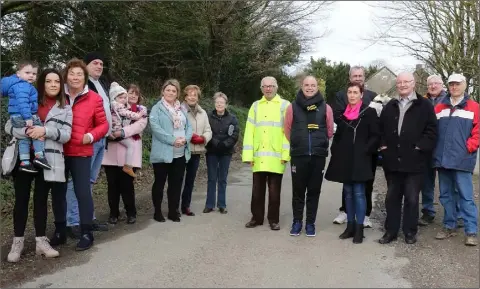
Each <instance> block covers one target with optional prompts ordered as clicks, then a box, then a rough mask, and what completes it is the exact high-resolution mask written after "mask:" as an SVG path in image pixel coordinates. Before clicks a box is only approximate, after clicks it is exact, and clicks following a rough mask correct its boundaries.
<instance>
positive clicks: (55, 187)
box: [5, 69, 72, 262]
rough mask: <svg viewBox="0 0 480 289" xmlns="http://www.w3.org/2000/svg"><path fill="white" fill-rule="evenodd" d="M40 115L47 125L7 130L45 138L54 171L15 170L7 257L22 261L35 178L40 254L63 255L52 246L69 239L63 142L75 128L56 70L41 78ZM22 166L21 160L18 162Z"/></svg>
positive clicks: (39, 83)
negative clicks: (51, 228) (50, 232)
mask: <svg viewBox="0 0 480 289" xmlns="http://www.w3.org/2000/svg"><path fill="white" fill-rule="evenodd" d="M37 87H38V116H39V118H40V120H41V121H42V123H43V124H44V126H33V127H30V128H27V129H24V128H13V127H12V126H11V123H10V122H9V121H8V122H7V123H6V125H5V131H6V133H8V134H10V135H13V136H14V137H15V138H17V139H21V138H25V137H30V138H32V139H44V140H45V157H46V159H47V160H48V163H49V164H51V166H52V169H51V170H45V171H43V170H39V172H38V173H36V174H31V173H25V172H22V171H19V170H18V169H14V171H13V172H12V176H13V183H14V189H15V207H14V211H13V225H14V232H15V237H14V238H13V244H12V248H11V251H10V253H9V254H8V258H7V260H8V261H9V262H18V261H19V260H20V256H21V253H22V251H23V244H24V237H23V236H24V232H25V226H26V224H27V218H28V203H29V200H30V189H31V186H32V181H33V180H35V189H34V195H33V203H34V209H33V219H34V225H35V233H36V238H35V240H36V253H37V254H38V255H44V256H45V257H47V258H53V257H57V256H59V253H58V251H56V250H54V249H53V248H52V247H51V246H55V245H59V244H63V243H65V242H66V222H65V218H66V215H65V208H64V206H65V204H66V199H65V198H66V195H65V192H64V191H63V187H64V183H65V181H66V179H65V165H64V158H63V144H64V143H66V142H68V141H69V140H70V135H71V131H72V109H71V107H70V106H69V105H66V103H65V94H64V91H63V88H64V84H63V80H62V77H61V76H60V73H59V72H58V71H56V70H54V69H46V70H45V71H44V72H43V73H42V74H41V75H40V77H39V79H38V82H37ZM17 166H18V162H17ZM50 191H51V192H52V209H53V214H54V215H55V226H56V230H55V235H54V236H53V238H51V239H50V242H49V241H48V239H47V237H46V236H45V230H46V226H47V209H48V205H47V200H48V193H49V192H50Z"/></svg>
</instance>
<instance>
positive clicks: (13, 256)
mask: <svg viewBox="0 0 480 289" xmlns="http://www.w3.org/2000/svg"><path fill="white" fill-rule="evenodd" d="M23 240H24V237H14V238H13V243H12V249H10V253H8V257H7V261H8V262H12V263H16V262H18V261H20V255H22V251H23Z"/></svg>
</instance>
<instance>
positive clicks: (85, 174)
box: [64, 58, 108, 251]
mask: <svg viewBox="0 0 480 289" xmlns="http://www.w3.org/2000/svg"><path fill="white" fill-rule="evenodd" d="M64 79H65V82H66V85H65V93H66V95H67V103H68V104H70V106H71V107H72V112H73V122H72V136H71V139H70V141H69V142H68V143H66V144H65V145H64V155H65V174H66V176H67V177H68V176H69V174H71V176H72V180H73V187H74V190H75V195H76V197H77V200H78V208H79V211H80V227H81V237H80V240H79V241H78V243H77V248H76V250H77V251H82V250H87V249H89V248H90V247H91V246H92V245H93V234H92V218H93V200H92V195H91V190H90V185H91V184H90V169H91V158H92V155H93V145H92V144H93V143H94V142H96V141H98V140H99V139H101V138H102V137H104V136H105V135H106V134H107V132H108V122H107V118H106V116H105V111H104V109H103V100H102V98H101V97H100V96H99V95H98V94H97V93H95V92H94V91H91V90H89V89H88V85H87V83H88V71H87V66H86V65H85V63H84V62H83V61H81V60H79V59H77V58H74V59H72V60H70V61H69V62H68V63H67V65H66V67H65V70H64ZM64 187H65V193H66V191H67V185H66V183H65V186H64ZM65 209H66V208H65ZM65 214H66V212H65Z"/></svg>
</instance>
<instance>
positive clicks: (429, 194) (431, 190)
mask: <svg viewBox="0 0 480 289" xmlns="http://www.w3.org/2000/svg"><path fill="white" fill-rule="evenodd" d="M435 175H436V170H435V169H434V168H430V167H429V168H427V172H426V173H425V181H424V183H423V188H422V213H423V214H426V215H429V216H433V217H434V216H435V208H434V207H433V201H434V196H435Z"/></svg>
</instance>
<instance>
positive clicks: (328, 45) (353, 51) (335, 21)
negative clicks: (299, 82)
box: [297, 1, 418, 72]
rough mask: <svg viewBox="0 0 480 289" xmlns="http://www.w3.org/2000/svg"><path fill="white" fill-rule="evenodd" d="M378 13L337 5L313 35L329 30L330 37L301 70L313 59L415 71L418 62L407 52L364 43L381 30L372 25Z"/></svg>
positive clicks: (349, 4)
mask: <svg viewBox="0 0 480 289" xmlns="http://www.w3.org/2000/svg"><path fill="white" fill-rule="evenodd" d="M374 9H377V11H375V12H376V13H378V12H379V11H378V9H379V8H373V7H371V6H369V5H368V4H366V3H363V2H352V1H341V2H335V3H334V4H333V5H332V7H331V13H329V14H330V18H329V19H327V20H326V21H325V20H324V19H323V18H322V17H319V20H318V21H316V24H315V25H314V26H313V27H312V30H311V31H312V33H313V35H320V34H321V33H322V31H324V29H325V28H328V29H329V30H330V33H329V34H328V35H327V36H326V37H324V38H321V39H319V40H318V41H317V42H316V44H315V45H314V46H313V47H312V51H311V52H309V53H305V54H302V55H301V59H302V64H300V65H297V66H302V65H305V63H307V62H308V61H309V60H310V56H313V57H314V58H321V57H326V58H327V59H331V60H332V61H337V62H339V61H343V62H347V63H349V64H350V65H368V64H369V63H370V62H372V61H374V60H377V59H383V60H385V61H386V62H387V64H388V66H389V68H390V69H392V70H393V71H395V72H399V71H402V70H404V69H409V70H410V69H411V70H413V69H415V64H416V63H418V61H416V60H415V58H413V57H411V56H407V55H405V54H406V51H404V50H403V49H400V48H392V47H386V46H384V45H380V44H375V45H371V43H370V42H368V41H364V40H362V38H367V37H368V36H371V35H372V33H374V32H375V30H376V29H377V28H376V27H375V25H374V23H373V21H372V18H373V16H374V15H373V10H374ZM402 55H403V56H402Z"/></svg>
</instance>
